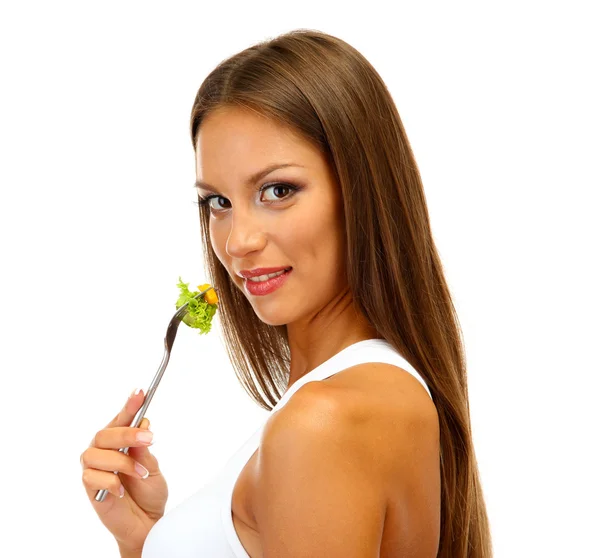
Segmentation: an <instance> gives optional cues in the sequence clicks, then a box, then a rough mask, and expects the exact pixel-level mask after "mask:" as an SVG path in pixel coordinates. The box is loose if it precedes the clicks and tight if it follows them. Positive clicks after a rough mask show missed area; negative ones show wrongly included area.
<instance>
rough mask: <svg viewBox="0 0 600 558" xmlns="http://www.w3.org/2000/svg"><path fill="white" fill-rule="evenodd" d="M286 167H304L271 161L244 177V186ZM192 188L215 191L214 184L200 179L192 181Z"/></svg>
mask: <svg viewBox="0 0 600 558" xmlns="http://www.w3.org/2000/svg"><path fill="white" fill-rule="evenodd" d="M287 167H302V168H304V165H298V164H296V163H273V164H271V165H269V166H267V167H265V168H263V169H262V170H259V171H258V172H255V173H254V174H252V175H250V176H249V177H248V178H247V179H246V186H247V187H248V188H249V187H251V186H252V185H253V184H255V183H256V182H258V181H259V180H260V179H261V178H263V177H265V176H267V174H269V173H271V172H273V171H274V170H277V169H283V168H287ZM194 188H196V189H197V188H203V189H205V190H213V191H215V192H216V191H217V190H216V188H215V187H214V186H211V185H210V184H208V183H207V182H203V181H202V180H196V182H195V183H194Z"/></svg>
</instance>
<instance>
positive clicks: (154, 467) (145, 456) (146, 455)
mask: <svg viewBox="0 0 600 558" xmlns="http://www.w3.org/2000/svg"><path fill="white" fill-rule="evenodd" d="M129 456H130V457H131V458H132V459H134V460H135V461H136V462H137V463H139V464H140V465H141V466H142V467H144V468H145V469H146V470H147V471H148V476H150V477H152V476H155V475H159V474H160V468H159V466H158V459H156V457H155V456H154V454H153V453H151V452H150V450H149V449H148V448H143V447H137V448H129Z"/></svg>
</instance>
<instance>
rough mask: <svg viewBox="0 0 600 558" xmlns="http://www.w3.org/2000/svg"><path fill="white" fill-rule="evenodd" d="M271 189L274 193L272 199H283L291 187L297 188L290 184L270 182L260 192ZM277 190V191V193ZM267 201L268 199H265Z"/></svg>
mask: <svg viewBox="0 0 600 558" xmlns="http://www.w3.org/2000/svg"><path fill="white" fill-rule="evenodd" d="M271 188H272V189H273V193H274V194H275V199H274V200H272V201H278V200H281V199H284V198H286V197H288V196H287V194H288V192H289V191H292V190H293V189H297V188H294V187H293V186H292V185H291V184H282V183H278V184H271V185H270V186H266V187H265V188H263V189H262V190H261V192H266V191H267V190H270V189H271ZM282 191H283V193H281V192H282ZM277 192H278V193H277ZM267 201H269V200H267Z"/></svg>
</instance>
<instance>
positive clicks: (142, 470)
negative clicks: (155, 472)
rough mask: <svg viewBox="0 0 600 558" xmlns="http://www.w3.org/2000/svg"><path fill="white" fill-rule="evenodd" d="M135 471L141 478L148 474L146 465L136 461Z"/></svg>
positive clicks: (145, 477)
mask: <svg viewBox="0 0 600 558" xmlns="http://www.w3.org/2000/svg"><path fill="white" fill-rule="evenodd" d="M135 472H136V473H137V474H138V475H139V476H140V477H142V478H143V479H147V478H148V475H149V474H150V473H149V472H148V469H146V467H144V466H143V465H141V464H140V463H138V462H137V461H136V462H135Z"/></svg>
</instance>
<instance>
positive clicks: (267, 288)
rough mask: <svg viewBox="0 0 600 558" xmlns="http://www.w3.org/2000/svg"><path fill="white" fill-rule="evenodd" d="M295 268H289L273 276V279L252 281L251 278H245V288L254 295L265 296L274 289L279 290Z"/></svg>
mask: <svg viewBox="0 0 600 558" xmlns="http://www.w3.org/2000/svg"><path fill="white" fill-rule="evenodd" d="M292 271H293V269H289V271H284V272H283V273H282V274H281V275H278V276H277V277H272V278H271V279H267V280H266V281H258V282H256V281H251V280H250V279H244V288H245V289H246V291H247V292H248V293H250V294H251V295H254V296H264V295H268V294H271V293H272V292H273V291H275V290H277V289H278V288H279V287H281V286H282V285H283V284H284V283H285V282H286V281H287V278H288V277H289V276H290V274H291V273H292Z"/></svg>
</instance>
